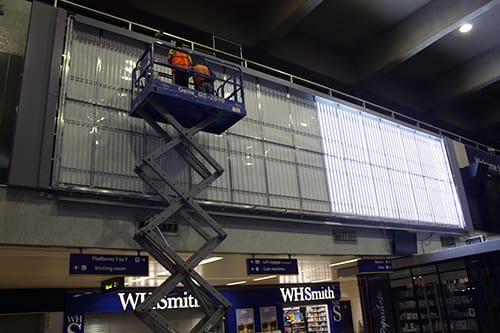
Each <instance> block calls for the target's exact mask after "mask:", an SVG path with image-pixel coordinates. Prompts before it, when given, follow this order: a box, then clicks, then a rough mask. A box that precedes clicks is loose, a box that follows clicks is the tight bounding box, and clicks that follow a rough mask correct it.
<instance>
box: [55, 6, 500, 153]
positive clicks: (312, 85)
mask: <svg viewBox="0 0 500 333" xmlns="http://www.w3.org/2000/svg"><path fill="white" fill-rule="evenodd" d="M54 6H55V7H61V8H64V9H68V10H71V9H73V10H80V11H84V12H87V13H90V14H95V15H98V16H101V17H106V18H108V19H110V20H112V21H114V22H115V24H116V25H123V26H124V27H126V28H127V29H128V30H130V31H134V28H135V27H137V28H141V29H144V30H146V31H149V32H151V33H152V34H153V35H154V34H161V35H162V36H165V37H168V38H172V39H175V40H179V41H182V42H183V43H186V44H187V45H190V48H191V50H203V51H205V52H207V53H209V54H213V55H221V56H225V57H228V58H230V59H231V60H232V61H234V62H235V63H239V64H241V65H242V66H243V67H246V68H253V69H256V70H259V69H262V70H265V71H266V72H268V73H272V74H271V75H273V74H274V75H276V76H277V77H285V78H287V80H288V81H289V82H291V83H293V84H297V85H299V86H303V87H306V88H309V89H313V90H316V91H318V92H320V93H326V94H328V95H330V96H332V97H336V98H339V99H343V98H345V99H346V100H348V101H349V102H350V103H352V104H356V105H358V106H360V107H362V108H364V109H366V110H370V111H372V112H376V113H379V114H384V115H385V116H388V117H390V118H393V119H396V120H398V121H403V122H406V123H408V124H411V125H412V126H416V127H418V128H422V129H424V130H426V131H430V132H433V133H435V134H438V135H440V136H446V137H448V138H451V139H453V140H455V141H458V142H461V143H464V144H468V145H470V146H473V147H475V148H478V149H481V150H485V151H488V152H489V153H493V154H498V155H500V150H498V149H496V148H493V147H490V146H488V145H485V144H483V143H480V142H478V141H475V140H472V139H469V138H466V137H463V136H461V135H459V134H456V133H453V132H451V131H448V130H444V129H441V128H439V127H437V126H434V125H432V124H430V123H427V122H424V121H421V120H418V119H416V118H413V117H410V116H408V115H405V114H402V113H399V112H397V111H394V110H391V109H389V108H386V107H384V106H381V105H378V104H376V103H372V102H370V101H366V100H364V99H362V98H359V97H356V96H353V95H350V94H347V93H344V92H342V91H339V90H336V89H333V88H331V87H328V86H325V85H323V84H320V83H317V82H314V81H311V80H308V79H306V78H303V77H300V76H297V75H294V74H291V73H288V72H286V71H283V70H279V69H276V68H273V67H270V66H267V65H264V64H261V63H258V62H255V61H252V60H249V59H245V58H244V56H243V48H242V47H241V46H240V45H239V44H237V43H234V42H231V41H228V40H227V39H224V38H219V37H216V36H212V44H213V45H212V46H209V45H205V44H202V43H198V42H195V41H192V40H189V39H186V38H184V37H181V36H177V35H174V34H171V33H167V32H164V31H163V30H161V29H156V28H153V27H150V26H147V25H144V24H141V23H137V22H134V21H130V20H127V19H124V18H121V17H118V16H115V15H112V14H108V13H105V12H101V11H99V10H96V9H93V8H90V7H87V6H83V5H80V4H77V3H74V2H72V1H67V0H54ZM215 39H220V40H224V41H226V42H231V43H233V44H234V45H237V46H239V54H238V55H235V54H232V53H229V52H226V51H224V50H219V49H216V48H215V42H214V41H215ZM305 84H306V85H305Z"/></svg>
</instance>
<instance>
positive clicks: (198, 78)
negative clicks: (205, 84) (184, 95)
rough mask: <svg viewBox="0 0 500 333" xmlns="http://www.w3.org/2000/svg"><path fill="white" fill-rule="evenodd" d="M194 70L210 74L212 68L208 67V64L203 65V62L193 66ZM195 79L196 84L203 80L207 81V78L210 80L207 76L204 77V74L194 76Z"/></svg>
mask: <svg viewBox="0 0 500 333" xmlns="http://www.w3.org/2000/svg"><path fill="white" fill-rule="evenodd" d="M193 70H194V71H195V72H196V73H201V74H205V75H206V76H210V70H209V69H208V67H207V66H205V65H202V64H196V65H194V66H193ZM193 80H194V85H195V86H197V85H199V84H200V83H201V82H202V81H205V80H208V78H207V77H204V76H201V75H196V74H195V75H194V77H193Z"/></svg>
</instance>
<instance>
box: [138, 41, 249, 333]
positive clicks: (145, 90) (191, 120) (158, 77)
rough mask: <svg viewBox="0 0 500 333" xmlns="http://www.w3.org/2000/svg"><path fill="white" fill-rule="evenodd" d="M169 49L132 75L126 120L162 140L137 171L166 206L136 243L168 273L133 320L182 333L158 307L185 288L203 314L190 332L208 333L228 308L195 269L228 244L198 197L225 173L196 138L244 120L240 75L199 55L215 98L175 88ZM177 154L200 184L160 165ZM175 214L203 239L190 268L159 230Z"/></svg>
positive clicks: (157, 49)
mask: <svg viewBox="0 0 500 333" xmlns="http://www.w3.org/2000/svg"><path fill="white" fill-rule="evenodd" d="M170 49H176V48H175V47H172V46H169V45H167V44H160V43H154V44H152V45H151V46H150V48H149V49H148V50H147V51H146V52H145V53H144V54H143V55H142V57H141V58H140V59H139V60H138V62H137V64H136V67H135V68H134V70H133V73H132V99H131V111H130V113H129V114H130V115H131V116H134V117H140V118H142V119H144V120H145V121H146V122H147V123H148V124H149V125H150V126H151V128H152V129H153V130H154V131H155V132H156V133H157V134H158V135H159V136H160V137H161V138H162V139H163V144H162V145H161V146H160V147H159V148H158V149H156V150H155V151H154V152H152V153H150V154H148V155H147V156H146V157H144V159H143V160H142V163H141V164H140V165H138V166H136V168H135V172H136V173H137V174H138V175H139V176H140V177H141V178H142V179H143V180H144V182H145V183H146V184H148V185H149V186H150V187H151V188H152V189H153V191H154V192H156V193H157V194H158V195H159V196H160V198H161V199H162V200H163V201H165V203H166V208H165V209H164V210H163V211H162V212H161V213H159V214H156V215H152V216H150V217H148V218H147V219H146V221H145V223H144V226H143V227H141V228H140V229H139V230H138V231H137V232H136V234H135V236H134V238H135V240H136V241H137V242H138V243H139V244H140V245H142V246H143V247H144V248H145V249H146V250H147V251H148V252H149V253H150V254H151V255H152V256H153V257H154V258H155V259H156V260H157V261H158V262H159V263H160V264H162V265H163V266H164V267H165V268H166V269H167V270H168V271H169V272H170V273H171V275H170V277H169V278H167V279H166V280H165V282H163V283H162V285H161V286H159V287H158V288H157V289H155V290H154V291H153V293H152V294H151V295H150V296H149V297H148V298H147V299H146V300H145V301H144V302H143V303H142V304H140V305H139V306H138V307H137V308H136V310H135V313H136V315H137V316H138V317H139V318H141V319H142V320H143V321H144V322H145V323H146V324H147V325H148V326H149V327H150V328H151V329H152V330H153V331H154V332H156V333H163V332H171V333H177V332H178V330H177V329H176V328H174V326H172V324H171V323H170V322H169V321H168V320H167V318H166V317H165V316H164V315H162V314H161V313H160V312H158V311H157V310H155V307H156V305H157V304H158V303H159V302H160V301H161V299H162V298H163V297H165V296H167V295H168V294H169V293H170V292H172V291H173V290H174V288H175V287H176V286H177V285H178V284H179V283H181V284H182V285H183V286H184V287H185V288H186V289H188V290H189V291H191V292H192V294H193V296H194V297H195V298H196V299H197V300H198V303H199V304H200V307H201V308H202V310H203V311H204V313H205V316H204V318H202V319H201V320H200V321H199V322H198V323H197V324H196V325H195V326H194V327H193V328H192V329H191V331H190V332H192V333H197V332H209V331H210V330H211V329H212V328H215V327H216V326H218V325H219V324H220V323H221V321H222V319H223V316H224V315H225V313H226V311H227V309H228V308H229V307H230V306H231V303H230V302H229V301H228V300H227V299H226V298H225V297H224V296H222V295H221V294H220V293H219V292H218V291H217V290H216V289H215V288H213V287H212V286H211V285H210V284H209V283H208V282H207V281H205V280H204V279H203V278H202V277H201V276H200V275H199V274H198V273H197V272H196V271H195V267H196V266H197V265H198V264H199V263H200V262H201V261H202V260H203V259H204V258H206V257H207V256H208V255H209V254H210V253H211V252H212V251H213V250H214V249H215V248H216V247H217V246H218V245H219V244H220V243H221V242H222V241H223V240H224V239H225V237H226V233H225V232H224V230H223V229H222V228H221V227H220V226H219V225H218V224H217V222H216V221H215V220H214V219H213V218H212V217H210V215H209V214H207V212H206V211H205V210H203V208H202V207H201V206H200V205H199V204H198V203H197V202H196V201H195V200H194V198H195V196H196V195H197V194H198V193H200V192H201V191H202V190H204V189H205V188H207V187H208V186H209V185H210V184H211V183H212V182H213V181H215V180H216V179H217V178H218V177H219V176H220V175H221V174H222V172H223V171H224V170H223V168H222V167H221V166H220V165H219V163H217V161H216V160H215V159H214V158H212V157H211V156H210V155H209V154H208V152H207V151H206V150H205V149H204V148H203V147H201V146H200V144H198V143H196V141H195V140H194V136H195V135H196V134H197V133H198V132H200V131H204V132H209V133H215V134H220V133H222V132H223V131H225V130H226V129H228V128H229V127H231V126H232V125H233V124H235V123H236V122H238V121H239V120H240V119H242V118H243V117H244V116H245V115H246V112H245V105H244V99H243V87H242V73H241V69H240V68H239V67H237V66H234V65H231V64H228V63H224V62H220V61H217V60H214V59H208V58H205V57H200V56H196V57H195V58H196V60H197V61H198V62H200V61H201V62H203V63H205V64H206V65H208V67H209V68H211V69H212V70H213V75H210V77H207V78H209V79H211V80H213V84H214V94H207V93H202V92H200V91H197V90H195V89H193V88H192V87H191V86H189V87H182V86H178V85H175V84H174V83H173V80H172V70H184V69H182V68H175V66H173V65H171V64H169V63H168V62H167V53H168V51H169V50H170ZM183 51H185V50H183ZM185 52H187V51H185ZM187 71H188V72H189V74H190V75H194V74H195V73H194V72H192V70H191V69H189V70H187ZM163 124H167V125H163ZM172 151H175V152H176V153H177V154H178V155H180V156H181V157H182V158H183V159H184V161H185V162H186V164H187V165H188V166H189V167H190V168H192V169H194V171H196V173H197V174H198V175H199V176H200V179H201V180H200V181H199V182H198V183H197V184H193V185H192V186H189V187H186V186H184V187H183V186H180V185H179V183H178V182H176V180H175V178H174V177H173V176H172V175H171V174H170V173H169V170H166V169H165V168H164V167H162V163H161V162H160V159H161V158H162V156H165V155H166V154H169V153H171V152H172ZM176 214H177V215H179V216H181V217H183V218H184V219H185V220H186V221H187V222H188V223H189V224H190V225H191V226H192V227H193V228H194V230H195V231H196V232H197V233H198V234H199V235H200V236H201V237H202V238H203V239H204V244H203V245H202V246H201V247H200V248H199V249H198V250H197V251H196V252H195V253H194V254H193V255H192V256H191V257H190V258H189V259H187V260H186V261H184V260H183V259H182V258H181V257H180V256H179V255H178V254H177V253H176V251H175V249H173V248H172V247H171V246H170V245H169V243H168V241H167V239H166V238H165V236H164V234H163V233H162V231H161V226H162V225H163V224H168V223H169V219H171V217H172V216H173V215H176ZM181 236H182V235H181Z"/></svg>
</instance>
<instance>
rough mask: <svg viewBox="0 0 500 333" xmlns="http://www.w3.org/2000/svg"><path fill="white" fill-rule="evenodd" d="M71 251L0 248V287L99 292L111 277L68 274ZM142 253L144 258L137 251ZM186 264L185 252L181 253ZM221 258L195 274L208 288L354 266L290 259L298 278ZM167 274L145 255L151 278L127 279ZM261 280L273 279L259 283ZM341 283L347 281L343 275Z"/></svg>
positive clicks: (143, 282) (330, 277)
mask: <svg viewBox="0 0 500 333" xmlns="http://www.w3.org/2000/svg"><path fill="white" fill-rule="evenodd" d="M71 253H80V249H78V248H61V247H34V246H33V247H29V246H6V245H4V246H0V267H2V269H1V270H0V289H16V288H17V289H24V288H26V289H28V288H70V289H72V288H76V289H81V288H85V289H86V288H100V286H101V284H100V283H101V281H104V280H107V279H109V278H111V277H114V275H89V274H69V263H70V261H69V257H70V254H71ZM82 253H84V254H101V255H102V254H105V255H133V256H135V255H137V254H138V253H137V251H120V250H109V249H85V250H83V252H82ZM140 255H143V256H144V255H148V254H147V253H145V252H141V253H140ZM180 255H181V257H182V258H183V259H184V260H186V259H187V258H188V257H189V254H188V253H181V254H180ZM209 257H210V258H211V257H219V258H220V260H218V261H215V262H211V263H206V264H200V265H198V267H197V268H196V271H197V272H198V273H199V274H200V275H201V276H202V277H203V278H204V279H205V280H207V281H208V282H209V283H210V284H211V285H213V286H225V285H227V284H228V283H234V282H241V281H245V285H258V284H280V283H316V282H332V281H338V280H339V277H338V276H337V269H338V268H342V269H344V268H347V267H353V266H356V263H355V262H354V263H352V262H351V263H345V264H343V265H339V266H335V267H330V264H332V263H339V262H343V261H348V260H352V259H353V258H354V257H352V256H310V255H309V256H295V255H294V256H293V257H292V258H294V259H297V262H298V269H299V275H282V276H271V275H251V276H249V275H247V271H246V259H247V258H252V256H251V255H250V254H217V253H213V254H211V255H210V256H209ZM263 257H264V258H278V257H279V258H284V259H287V258H288V257H286V256H285V257H284V256H276V255H266V256H260V255H259V256H257V258H263ZM168 276H169V274H168V273H167V272H166V270H165V268H164V267H163V266H161V265H160V264H159V263H158V262H157V261H156V260H155V259H154V258H153V257H151V256H149V276H128V277H126V279H125V283H126V286H127V287H131V288H132V287H153V286H158V285H160V284H161V283H162V282H163V281H165V279H166V278H167V277H168ZM262 277H271V278H267V279H260V278H262ZM341 279H348V277H342V278H341Z"/></svg>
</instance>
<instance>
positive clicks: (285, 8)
mask: <svg viewBox="0 0 500 333" xmlns="http://www.w3.org/2000/svg"><path fill="white" fill-rule="evenodd" d="M322 2H323V0H293V1H284V2H283V1H280V2H275V5H274V6H272V5H271V4H270V5H268V6H267V7H266V10H264V11H262V12H261V13H260V16H261V22H263V23H262V24H261V25H260V27H259V36H260V40H259V42H258V45H257V46H258V47H260V48H269V47H270V46H272V45H273V44H275V43H276V41H277V40H280V39H281V38H283V37H284V36H286V35H287V34H288V33H289V32H290V31H291V30H292V29H293V28H294V27H295V26H296V25H297V24H299V23H300V22H301V21H302V20H303V19H304V17H306V16H307V15H309V14H310V13H311V12H312V11H313V10H315V9H316V8H317V7H318V6H319V5H321V3H322Z"/></svg>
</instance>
